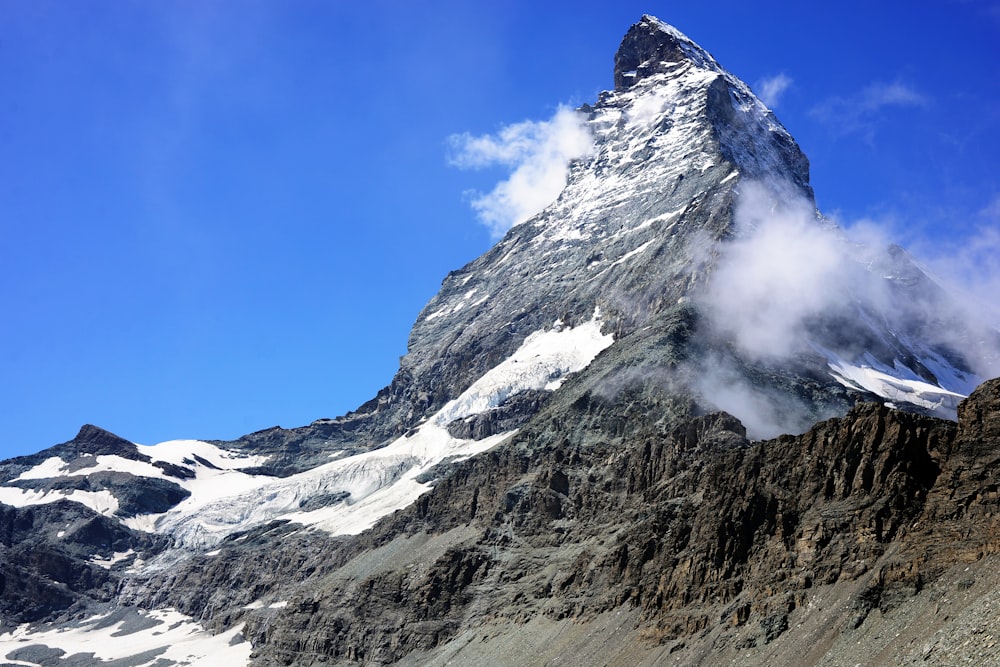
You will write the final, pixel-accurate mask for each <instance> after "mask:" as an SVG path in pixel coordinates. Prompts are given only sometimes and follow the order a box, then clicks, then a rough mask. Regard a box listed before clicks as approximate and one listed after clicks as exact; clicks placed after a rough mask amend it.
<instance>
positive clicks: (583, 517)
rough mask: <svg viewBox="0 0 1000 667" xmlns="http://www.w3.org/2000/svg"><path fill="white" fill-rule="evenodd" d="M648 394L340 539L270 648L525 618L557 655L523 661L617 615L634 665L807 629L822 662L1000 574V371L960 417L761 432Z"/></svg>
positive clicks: (528, 444)
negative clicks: (686, 415)
mask: <svg viewBox="0 0 1000 667" xmlns="http://www.w3.org/2000/svg"><path fill="white" fill-rule="evenodd" d="M633 398H634V400H633V401H629V402H627V403H618V402H616V403H607V402H605V401H602V400H600V399H598V398H595V397H593V396H591V395H589V394H586V393H585V394H583V395H581V396H580V397H579V398H578V399H577V400H576V401H574V403H573V404H572V405H571V406H570V409H569V410H565V411H564V410H562V409H560V410H559V411H558V413H555V412H553V413H549V414H545V417H544V418H541V419H537V420H536V421H535V422H533V424H532V426H531V427H529V428H527V429H525V430H524V431H523V432H522V433H520V434H519V435H518V436H516V437H515V438H514V439H512V441H511V442H510V443H508V444H505V445H503V446H501V447H498V448H496V449H494V450H492V451H491V452H489V453H488V454H486V455H483V456H481V457H477V458H476V459H473V460H471V461H469V462H467V463H464V464H460V465H459V466H458V467H457V468H456V469H455V470H454V472H453V473H452V474H450V475H449V476H448V477H447V478H445V479H443V480H442V481H441V482H439V484H438V485H437V487H436V488H435V489H434V491H432V492H430V493H428V494H426V495H424V496H422V497H421V499H420V500H419V501H418V503H417V504H416V505H415V506H414V507H412V508H410V509H408V510H406V511H404V512H401V513H398V514H397V515H395V516H394V517H392V519H391V520H387V521H385V522H383V523H382V524H381V525H380V526H379V527H378V528H377V529H376V530H375V531H373V532H372V533H370V534H367V535H365V536H362V537H361V538H358V539H356V540H355V541H354V542H352V543H350V544H345V545H343V546H340V547H338V548H337V549H336V550H335V552H334V554H335V555H333V556H332V558H333V559H334V560H335V561H336V562H337V567H335V568H332V569H330V570H329V571H327V572H323V573H322V574H318V575H316V576H315V577H313V578H311V579H309V580H307V581H306V582H305V583H304V584H303V585H302V586H300V587H299V588H298V589H297V591H296V592H295V593H294V594H293V595H292V596H291V598H290V601H289V604H288V606H287V607H285V608H284V609H282V610H281V611H280V613H277V614H273V613H272V614H262V615H259V616H256V617H251V618H250V619H249V620H248V624H247V629H246V632H247V633H248V635H249V636H250V637H251V639H252V641H253V642H254V645H255V653H256V655H257V657H258V664H314V662H315V663H318V662H324V663H326V662H327V661H328V660H329V661H330V662H332V663H333V664H390V663H395V662H397V661H401V660H402V661H407V660H409V661H413V662H414V663H415V664H416V663H419V664H437V662H441V663H442V664H443V663H444V661H445V660H446V658H447V659H448V660H458V661H459V662H461V663H462V664H489V663H490V662H491V661H495V660H499V661H500V662H503V659H502V658H501V657H500V656H503V655H504V651H505V650H507V644H508V643H509V642H510V639H511V634H517V632H518V631H516V630H513V629H512V628H518V627H521V628H523V631H524V633H525V635H524V636H525V637H527V638H530V639H529V641H533V642H536V643H537V644H538V647H537V648H538V651H539V654H538V655H537V656H535V658H534V659H527V660H525V661H524V662H517V663H516V664H543V663H545V662H546V659H547V658H545V657H544V656H545V655H546V653H545V649H544V648H542V646H541V645H543V644H544V643H545V641H547V640H553V641H554V640H556V639H557V637H558V635H560V634H561V633H564V632H567V627H572V628H573V629H572V632H573V633H574V634H575V635H583V634H586V633H589V632H598V633H600V632H601V631H602V629H604V628H605V624H606V619H607V616H608V615H609V614H621V615H623V616H624V618H623V621H625V620H626V619H627V622H626V623H625V625H626V626H627V628H626V629H627V632H628V633H630V639H629V641H619V642H617V643H616V644H615V645H614V646H610V647H609V646H605V650H607V651H610V653H608V655H607V656H606V657H608V658H611V660H610V662H611V663H614V664H634V663H632V662H631V660H632V659H633V658H634V657H635V655H637V651H638V653H641V654H642V655H643V661H644V662H648V663H649V664H652V663H653V662H654V661H655V660H658V659H665V656H667V655H672V657H671V658H670V660H671V661H674V660H676V661H677V662H678V663H679V664H692V663H694V662H698V661H700V660H703V659H707V656H709V655H711V656H715V657H716V658H718V657H719V656H722V655H730V654H731V655H733V656H742V657H743V659H744V660H749V661H751V662H750V664H753V662H752V660H753V659H759V658H760V656H761V655H764V654H766V653H767V651H774V650H775V648H776V646H780V647H781V649H782V650H791V649H789V648H788V647H789V645H792V646H797V647H798V650H801V651H802V653H801V655H800V658H801V656H805V655H807V656H808V659H806V658H801V659H798V660H796V664H822V663H823V661H824V660H828V659H830V658H831V657H832V656H831V655H830V654H829V653H828V651H829V650H830V648H831V646H833V645H836V643H837V642H838V641H841V642H844V641H850V637H852V636H855V633H857V632H859V628H862V627H864V626H865V624H866V623H873V622H874V623H879V622H884V619H885V618H887V617H890V616H891V614H892V612H893V610H895V609H898V608H900V607H904V606H906V605H907V604H909V603H913V601H914V600H916V599H917V598H919V596H920V594H921V592H922V591H926V590H928V589H930V588H932V587H933V586H934V584H935V582H937V581H938V580H939V579H941V577H942V575H943V573H944V572H946V571H948V570H949V569H950V568H953V567H954V566H955V565H956V564H962V563H969V564H978V565H979V566H980V567H987V570H986V574H987V575H988V576H989V577H991V578H993V579H995V578H996V577H995V574H996V573H995V571H993V566H992V565H986V564H988V563H992V562H993V558H992V557H993V554H995V553H996V552H997V550H998V548H1000V541H998V537H1000V524H998V523H997V520H996V512H997V510H998V509H1000V508H998V507H997V505H998V503H1000V496H998V494H997V492H996V489H995V488H994V487H995V486H996V485H995V483H993V481H991V480H993V478H994V477H995V476H996V474H997V465H998V463H1000V457H998V455H997V451H998V447H1000V440H998V439H997V438H996V437H995V434H994V435H992V436H991V435H988V433H990V432H991V431H993V430H995V429H996V428H1000V423H994V422H998V419H1000V381H993V382H991V383H988V384H986V385H984V386H983V387H981V388H980V389H979V390H977V391H976V392H975V393H974V394H973V395H972V396H971V397H970V398H969V399H968V400H967V401H965V402H964V403H963V404H962V415H963V421H961V422H960V424H959V425H958V426H957V427H956V426H955V425H954V424H952V423H950V422H946V421H942V420H938V419H934V418H930V417H921V416H917V415H912V414H906V413H901V412H898V411H894V410H890V409H887V408H885V407H882V406H879V405H875V404H863V405H859V406H858V407H856V408H854V409H853V410H852V411H851V412H850V413H849V414H848V415H846V416H845V417H843V418H837V419H831V420H828V421H825V422H822V423H820V424H817V425H816V426H815V427H814V428H813V429H811V430H810V431H808V432H807V433H805V434H803V435H801V436H795V437H792V436H786V437H782V438H778V439H776V440H769V441H764V442H757V443H749V442H748V441H747V440H746V438H745V434H744V429H743V428H742V426H741V425H740V423H739V422H738V421H737V420H735V419H734V418H732V417H731V416H729V415H726V414H724V413H716V414H711V415H706V416H704V417H699V418H695V419H692V420H688V421H683V422H676V421H672V420H662V419H660V418H659V417H660V415H662V414H663V412H662V406H661V405H659V404H658V403H657V401H656V400H655V398H654V397H652V396H642V397H640V396H636V397H633ZM973 415H976V416H977V417H978V416H979V415H984V416H985V415H992V417H991V418H987V419H985V420H984V421H979V420H978V419H975V418H973V419H974V420H970V421H966V419H968V418H969V417H972V416H973ZM580 422H583V423H585V424H586V425H587V426H586V429H585V432H586V437H584V438H581V437H580V433H581V431H580V430H579V428H578V427H577V426H576V425H577V424H579V423H580ZM976 576H977V575H970V576H969V577H968V581H966V583H964V584H960V586H964V587H965V588H971V587H972V585H973V584H974V583H975V578H976ZM956 585H958V584H956ZM834 597H836V598H837V599H838V600H839V601H840V602H839V604H837V605H835V606H831V607H825V608H824V607H822V606H817V600H822V599H830V598H834ZM920 602H921V603H923V604H929V602H928V601H926V600H921V601H920ZM821 614H822V615H824V616H825V618H826V619H827V621H826V622H825V623H824V627H823V628H822V632H823V633H825V635H824V637H823V642H822V643H820V644H815V645H814V644H813V643H812V642H813V641H814V640H815V639H817V638H816V637H813V636H812V635H811V634H810V632H812V633H815V632H819V630H817V629H816V628H814V627H812V624H811V622H812V617H817V616H819V615H821ZM872 614H876V615H877V616H878V619H877V620H875V621H872V619H871V616H872ZM543 619H544V620H543ZM539 626H542V628H543V630H540V629H539ZM996 630H997V628H996V625H995V622H994V623H993V624H992V625H990V626H989V627H987V628H983V629H982V631H984V632H986V631H991V632H995V631H996ZM546 633H547V634H546ZM472 637H475V640H474V641H472V640H471V639H470V638H472ZM638 638H641V643H640V649H641V650H640V649H636V647H635V646H632V645H631V644H630V642H631V641H632V640H633V639H636V640H638ZM608 641H610V639H608ZM778 642H781V643H780V645H778V644H777V643H778ZM883 643H884V646H882V647H872V648H880V649H881V650H883V651H886V650H893V649H899V648H906V647H905V646H902V647H901V646H896V645H895V644H898V642H895V643H894V640H893V638H891V637H886V638H884V640H883ZM773 644H774V645H776V646H772V645H773ZM559 645H560V646H563V648H565V646H564V645H563V644H559ZM978 648H982V647H981V646H978V647H977V649H978ZM989 655H993V656H994V657H1000V649H998V650H997V651H996V652H992V653H989ZM417 656H419V658H418V657H417ZM549 657H553V656H549ZM713 659H715V658H713Z"/></svg>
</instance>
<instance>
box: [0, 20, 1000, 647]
mask: <svg viewBox="0 0 1000 667" xmlns="http://www.w3.org/2000/svg"><path fill="white" fill-rule="evenodd" d="M578 115H579V119H580V123H581V124H582V125H583V126H585V127H586V128H587V129H588V131H589V133H590V135H591V136H592V137H593V147H592V150H591V151H590V153H589V154H588V155H587V156H586V157H583V158H580V159H578V160H576V161H574V162H573V163H572V164H571V165H570V168H569V172H568V176H567V182H566V186H565V188H564V189H563V191H562V193H561V194H560V195H559V197H558V199H557V200H556V201H555V202H553V203H552V204H551V205H549V206H548V207H547V208H545V209H544V210H543V211H542V212H540V213H539V214H538V215H536V216H535V217H534V218H532V219H530V220H528V221H526V222H524V223H522V224H519V225H517V226H515V227H513V228H512V229H511V230H510V232H509V233H508V234H507V235H506V236H505V237H504V238H503V239H502V240H501V241H500V242H499V243H498V244H497V245H496V246H494V247H493V248H492V249H491V250H489V251H488V252H487V253H486V254H484V255H483V256H482V257H479V258H478V259H476V260H474V261H472V262H471V263H469V264H468V265H466V266H465V267H463V268H461V269H459V270H457V271H453V272H452V273H450V274H448V276H447V277H446V278H445V280H444V282H443V283H442V286H441V290H440V292H439V293H438V294H437V295H436V296H435V297H434V298H433V299H432V300H431V301H430V303H428V304H427V306H426V307H425V308H424V309H423V311H422V312H421V313H420V315H419V316H418V318H417V321H416V323H415V325H414V327H413V330H412V332H411V334H410V339H409V343H408V352H407V354H406V356H405V357H404V358H403V359H402V360H401V364H400V370H399V372H398V373H397V375H396V377H395V378H394V379H393V380H392V382H391V383H390V385H389V386H388V387H386V388H385V389H383V390H382V391H380V392H379V394H378V395H377V396H376V397H375V398H373V399H372V400H371V401H369V402H368V403H366V404H364V405H362V406H361V407H360V408H358V410H356V411H355V412H352V413H349V414H347V415H345V416H342V417H339V418H337V419H321V420H317V421H315V422H313V423H312V424H310V425H308V426H304V427H300V428H294V429H282V428H280V427H275V428H272V429H267V430H264V431H260V432H257V433H253V434H249V435H247V436H245V437H243V438H240V439H239V440H235V441H231V442H203V441H174V442H167V443H161V444H158V445H153V446H145V445H136V444H133V443H131V442H128V441H127V440H124V439H123V438H120V437H118V436H116V435H113V434H110V433H107V432H106V431H103V430H101V429H99V428H97V427H94V426H85V427H83V428H82V429H81V431H80V433H79V434H78V435H77V436H76V437H75V438H74V439H73V440H71V441H69V442H66V443H63V444H61V445H57V446H55V447H53V448H50V449H48V450H46V451H44V452H41V453H39V454H36V455H33V456H28V457H20V458H17V459H11V460H9V461H5V462H3V463H0V480H3V481H2V483H0V503H2V504H0V632H5V633H6V634H0V656H3V657H5V658H6V659H7V660H10V661H18V662H16V663H15V664H62V663H60V662H58V661H59V660H63V659H64V657H65V659H67V660H75V661H76V663H74V664H82V663H86V662H87V661H88V660H89V661H90V662H91V663H94V662H97V661H98V660H112V659H115V660H131V662H128V664H137V665H138V664H154V663H155V664H157V665H168V664H192V658H191V656H202V657H203V658H204V660H206V661H207V662H205V663H203V664H244V663H246V662H247V661H248V660H250V661H252V662H253V664H260V665H270V664H303V665H306V664H314V663H324V664H391V663H399V664H438V663H441V664H443V663H446V662H448V661H450V660H451V661H455V663H456V664H546V663H548V662H550V661H553V660H556V659H557V658H558V659H563V660H567V661H568V662H573V663H576V664H654V663H657V664H659V663H658V661H661V660H673V661H675V662H677V663H678V664H698V663H706V664H708V663H713V662H719V661H721V660H723V659H725V660H730V661H734V662H735V663H736V664H763V663H775V664H780V663H784V664H792V663H798V664H834V663H839V662H846V661H847V660H854V661H855V662H862V663H865V662H868V663H872V664H876V663H885V662H891V663H893V664H903V663H904V662H905V661H907V660H911V659H912V660H917V659H920V660H930V661H931V662H934V661H935V660H944V659H945V658H942V657H940V656H946V655H947V656H954V655H958V654H961V655H966V656H970V658H969V659H970V660H972V659H973V658H975V659H980V658H989V657H992V658H1000V652H998V651H997V650H996V649H994V646H995V642H994V644H989V642H987V641H986V640H982V641H980V640H978V639H976V637H979V636H982V635H983V633H984V632H985V630H983V628H987V629H989V631H990V632H993V633H994V635H995V632H996V631H997V630H998V629H1000V628H997V623H996V619H995V618H994V616H995V615H993V616H989V614H988V610H989V608H990V605H991V604H992V603H993V602H995V600H994V599H993V598H994V597H995V593H994V591H995V590H996V588H995V584H997V583H1000V571H998V570H997V568H996V556H995V555H994V554H995V553H996V551H997V548H998V545H1000V539H998V535H1000V532H998V525H997V521H996V518H995V517H996V516H998V514H997V508H995V507H994V505H996V504H997V502H998V500H997V493H996V483H995V479H996V472H997V470H996V467H997V465H998V462H1000V458H998V457H997V455H996V452H997V450H998V447H1000V421H998V420H1000V417H998V415H1000V384H998V383H997V382H996V381H993V382H988V383H986V384H983V385H982V386H981V387H980V388H979V389H978V390H976V391H975V392H974V393H973V389H974V388H975V387H976V386H977V385H980V384H981V383H982V382H983V380H984V379H986V378H988V377H992V376H994V375H997V374H1000V354H998V351H1000V336H998V334H997V331H996V330H995V329H993V328H991V327H989V326H988V325H986V324H982V323H978V322H977V321H976V320H975V318H974V317H971V316H970V314H969V313H968V312H967V311H965V310H963V309H962V308H961V307H960V306H959V305H958V304H957V303H956V302H955V300H954V299H953V298H952V297H951V296H950V295H949V294H948V292H947V291H946V290H945V289H944V288H942V287H941V286H939V285H938V284H937V283H936V282H935V281H934V280H933V278H932V277H930V276H928V275H926V274H925V273H924V272H923V271H922V270H921V269H920V267H919V266H918V265H917V264H916V263H915V262H914V261H913V260H912V259H910V257H909V256H908V255H907V254H906V252H905V251H904V250H902V249H901V248H898V247H890V248H888V249H880V248H866V247H863V246H859V245H857V244H854V243H852V242H851V241H850V240H849V239H847V238H846V237H845V236H844V234H843V233H842V232H841V231H840V230H839V229H837V227H836V226H835V225H834V224H833V223H831V222H830V221H828V220H826V219H825V218H823V216H822V215H821V214H820V213H819V212H818V211H816V207H815V203H814V201H813V192H812V189H811V186H810V185H809V173H808V161H807V159H806V158H805V156H804V155H803V154H802V152H801V151H800V150H799V147H798V146H797V145H796V143H795V141H794V140H793V139H792V137H791V136H790V135H789V133H788V132H787V131H786V130H785V129H784V128H783V127H782V126H781V125H780V123H779V122H778V121H777V119H776V118H775V117H774V115H773V114H772V113H771V111H769V110H768V109H767V108H766V107H765V106H764V105H763V104H762V103H761V102H760V101H759V100H758V99H757V98H756V97H755V96H754V94H753V93H752V91H751V90H750V89H749V88H748V87H747V86H746V85H745V84H744V83H742V82H741V81H740V80H739V79H737V78H736V77H734V76H733V75H732V74H730V73H729V72H728V71H726V70H725V69H723V68H722V67H721V66H720V65H719V64H718V63H717V62H716V61H715V60H714V58H712V56H711V55H709V54H708V53H707V52H706V51H705V50H704V49H702V48H701V47H699V46H698V45H696V44H695V43H694V42H692V41H691V40H689V39H688V38H687V37H685V36H684V35H683V34H681V33H680V32H678V31H677V30H676V29H674V28H672V27H670V26H668V25H666V24H664V23H662V22H661V21H659V20H658V19H655V18H652V17H649V16H645V17H643V18H642V20H641V21H639V22H638V23H636V24H635V25H634V26H632V27H631V28H630V29H629V31H628V33H627V34H626V35H625V37H624V39H623V41H622V44H621V46H620V47H619V50H618V52H617V54H616V56H615V61H614V90H611V91H607V92H604V93H602V94H601V95H600V97H599V99H598V100H596V101H595V102H594V103H593V104H592V105H591V104H588V105H584V106H583V107H581V108H580V109H579V111H578ZM970 394H971V396H969V398H965V397H966V396H968V395H970ZM963 399H964V401H963ZM730 413H731V414H730ZM956 418H957V419H958V424H957V426H956V424H955V423H954V420H955V419H956ZM820 420H824V421H820ZM949 420H950V421H949ZM817 421H819V423H815V422H817ZM814 423H815V425H814ZM782 433H796V434H798V435H781V434H782ZM962 568H966V569H962ZM991 596H992V597H991ZM930 605H934V606H935V608H936V609H944V610H945V611H944V614H946V615H947V618H944V619H942V618H940V617H939V616H935V614H933V613H931V612H928V609H929V608H930ZM984 619H985V620H984ZM195 621H198V622H200V623H201V624H202V626H203V627H204V628H205V630H207V631H210V632H206V631H203V630H196V627H197V626H196V625H195ZM42 622H45V623H42ZM28 623H36V625H20V624H28ZM900 628H902V629H900ZM907 628H911V629H907ZM974 631H975V632H974ZM210 633H214V634H210ZM934 633H937V634H934ZM963 633H964V634H963ZM929 636H931V637H932V639H933V643H921V645H920V647H918V648H914V646H911V645H910V644H908V643H907V642H910V641H913V642H916V641H918V640H919V641H920V642H930V641H931V640H927V639H926V637H929ZM122 638H127V641H125V640H124V639H122ZM963 638H964V639H963ZM862 639H863V640H864V641H863V648H858V647H859V645H860V644H859V642H861V640H862ZM961 641H965V643H964V644H962V643H961ZM988 644H989V645H988ZM925 646H927V647H929V648H927V649H926V651H925ZM130 651H131V652H130ZM88 656H89V657H88ZM206 656H207V657H206ZM803 656H805V657H803ZM122 664H125V663H124V662H123V663H122ZM851 664H854V663H853V662H852V663H851Z"/></svg>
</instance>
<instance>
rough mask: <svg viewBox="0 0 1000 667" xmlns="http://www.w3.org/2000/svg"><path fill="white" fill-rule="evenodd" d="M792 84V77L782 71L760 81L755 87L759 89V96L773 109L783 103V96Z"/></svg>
mask: <svg viewBox="0 0 1000 667" xmlns="http://www.w3.org/2000/svg"><path fill="white" fill-rule="evenodd" d="M791 85H792V79H791V77H789V76H787V75H786V74H784V73H781V74H777V75H775V76H772V77H769V78H767V79H762V80H760V81H758V82H757V85H756V86H754V88H755V89H756V91H757V96H758V97H759V98H760V99H761V101H762V102H763V103H764V104H766V105H767V106H768V107H770V108H772V109H777V108H778V105H779V104H781V97H782V96H783V95H784V94H785V91H787V90H788V89H789V88H790V87H791Z"/></svg>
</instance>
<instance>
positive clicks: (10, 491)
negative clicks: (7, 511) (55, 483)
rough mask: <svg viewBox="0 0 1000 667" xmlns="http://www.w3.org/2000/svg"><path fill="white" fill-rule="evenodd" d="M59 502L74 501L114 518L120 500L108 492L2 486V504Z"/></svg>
mask: <svg viewBox="0 0 1000 667" xmlns="http://www.w3.org/2000/svg"><path fill="white" fill-rule="evenodd" d="M59 500H72V501H73V502H76V503H80V504H81V505H85V506H86V507H89V508H90V509H92V510H94V511H95V512H97V513H98V514H103V515H104V516H112V515H113V514H114V513H115V512H117V511H118V499H117V498H115V497H114V495H112V493H111V492H110V491H108V490H101V491H80V490H77V489H73V490H70V491H66V490H59V491H37V490H34V489H18V488H14V487H9V486H0V503H4V504H5V505H11V506H13V507H27V506H29V505H44V504H47V503H54V502H57V501H59Z"/></svg>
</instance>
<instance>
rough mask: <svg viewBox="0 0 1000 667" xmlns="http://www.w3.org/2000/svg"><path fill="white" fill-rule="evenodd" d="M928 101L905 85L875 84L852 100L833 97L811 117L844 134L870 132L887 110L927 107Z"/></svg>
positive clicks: (852, 96)
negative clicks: (880, 114)
mask: <svg viewBox="0 0 1000 667" xmlns="http://www.w3.org/2000/svg"><path fill="white" fill-rule="evenodd" d="M927 103H928V100H927V98H926V97H925V96H924V95H922V94H921V93H920V92H918V91H917V90H915V89H914V88H911V87H910V86H907V85H906V84H904V83H901V82H899V81H895V82H893V83H873V84H871V85H869V86H866V87H865V88H864V89H862V90H861V91H859V92H857V93H855V94H854V95H851V96H849V97H839V96H838V97H830V98H828V99H826V100H824V101H823V102H821V103H819V104H817V105H816V106H815V107H813V108H812V109H811V110H810V112H809V113H810V115H812V116H813V117H814V118H816V119H817V120H819V121H820V122H822V123H824V124H826V125H828V126H830V127H832V128H835V129H836V130H837V131H838V133H840V134H850V133H852V132H857V131H868V132H870V131H871V129H872V127H873V125H874V123H875V120H876V119H877V117H878V114H879V113H880V112H882V111H883V110H884V109H885V108H886V107H893V106H896V107H913V106H925V105H926V104H927Z"/></svg>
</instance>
